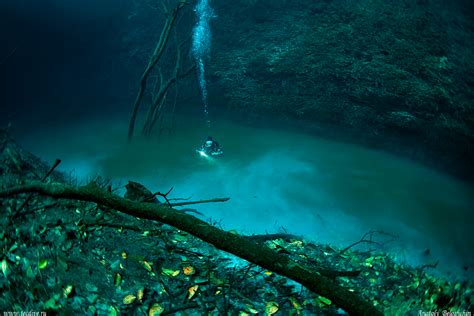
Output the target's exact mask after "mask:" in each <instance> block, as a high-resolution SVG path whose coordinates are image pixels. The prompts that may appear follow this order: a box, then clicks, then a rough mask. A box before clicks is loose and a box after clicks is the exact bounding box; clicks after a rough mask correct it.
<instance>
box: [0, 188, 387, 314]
mask: <svg viewBox="0 0 474 316" xmlns="http://www.w3.org/2000/svg"><path fill="white" fill-rule="evenodd" d="M22 193H39V194H43V195H48V196H52V197H55V198H62V199H74V200H80V201H88V202H94V203H98V204H101V205H103V206H105V207H109V208H111V209H115V210H117V211H120V212H123V213H126V214H129V215H132V216H135V217H140V218H144V219H149V220H154V221H158V222H161V223H164V224H168V225H171V226H174V227H176V228H178V229H180V230H183V231H185V232H187V233H189V234H191V235H193V236H195V237H197V238H200V239H202V240H203V241H205V242H207V243H210V244H212V245H214V246H215V247H216V248H218V249H221V250H223V251H226V252H229V253H231V254H234V255H236V256H238V257H240V258H242V259H245V260H247V261H249V262H251V263H254V264H256V265H259V266H260V267H262V268H264V269H268V270H270V271H273V272H275V273H278V274H281V275H283V276H286V277H288V278H290V279H292V280H294V281H296V282H298V283H300V284H302V285H304V286H306V287H307V288H308V289H309V290H311V291H313V292H315V293H318V294H319V295H322V296H324V297H327V298H328V299H330V300H331V301H332V302H333V303H334V304H335V305H336V306H339V307H341V308H342V309H344V310H345V311H346V312H348V313H349V314H351V315H382V313H381V312H380V311H379V310H378V309H377V308H375V307H374V306H373V305H372V303H370V302H367V301H365V300H364V299H362V298H361V297H360V296H359V295H358V294H357V293H354V292H351V291H349V290H348V289H346V288H344V287H342V286H340V285H339V284H338V282H336V281H334V280H332V279H331V278H329V277H326V276H324V275H322V274H321V273H320V272H319V271H315V270H314V268H311V267H309V266H305V265H303V264H300V263H297V262H294V261H293V260H291V258H289V257H288V256H285V255H283V254H280V253H278V252H276V251H273V250H271V249H270V248H268V247H267V246H265V245H264V244H262V243H258V242H255V241H254V240H252V239H250V238H247V237H245V236H240V235H237V234H233V233H230V232H226V231H224V230H221V229H219V228H217V227H214V226H212V225H210V224H208V223H206V222H205V221H202V220H200V219H198V218H196V217H194V216H191V215H188V214H186V213H183V212H179V211H177V210H175V209H172V208H169V207H167V206H165V205H159V204H155V203H146V202H136V201H132V200H127V199H124V198H121V197H119V196H117V195H115V194H113V193H111V192H109V191H107V190H104V189H101V188H99V187H98V186H97V185H96V184H95V183H90V184H88V185H86V186H82V187H74V186H70V185H66V184H61V183H51V184H45V183H42V182H39V181H35V182H31V183H28V184H25V185H23V186H17V187H12V188H9V189H5V190H3V191H0V198H2V197H3V198H5V197H10V196H13V195H17V194H22Z"/></svg>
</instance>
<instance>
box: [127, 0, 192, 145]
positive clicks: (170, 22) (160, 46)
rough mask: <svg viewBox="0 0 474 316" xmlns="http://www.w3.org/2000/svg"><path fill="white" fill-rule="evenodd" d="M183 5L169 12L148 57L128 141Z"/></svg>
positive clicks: (131, 119) (133, 111)
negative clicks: (152, 72)
mask: <svg viewBox="0 0 474 316" xmlns="http://www.w3.org/2000/svg"><path fill="white" fill-rule="evenodd" d="M185 4H186V2H185V1H183V0H179V1H178V3H177V5H176V7H175V8H174V9H173V10H172V11H171V13H169V15H168V17H167V19H166V22H165V25H164V26H163V30H162V31H161V35H160V39H159V40H158V43H157V44H156V47H155V50H154V51H153V54H152V56H151V57H150V60H149V61H148V65H147V66H146V68H145V71H143V74H142V76H141V79H140V86H139V88H138V93H137V96H136V98H135V102H134V104H133V110H132V115H131V117H130V122H129V125H128V140H129V141H130V140H131V139H132V137H133V132H134V130H135V122H136V120H137V114H138V109H139V108H140V103H141V101H142V98H143V94H144V93H145V89H146V84H147V80H148V76H149V75H150V72H151V71H152V70H153V68H154V67H155V65H156V64H157V63H158V61H159V60H160V58H161V56H162V55H163V52H164V50H165V47H166V44H167V43H168V39H169V36H170V33H171V30H172V28H173V26H174V24H175V22H176V18H177V16H178V13H179V11H180V10H181V9H182V8H183V7H184V5H185Z"/></svg>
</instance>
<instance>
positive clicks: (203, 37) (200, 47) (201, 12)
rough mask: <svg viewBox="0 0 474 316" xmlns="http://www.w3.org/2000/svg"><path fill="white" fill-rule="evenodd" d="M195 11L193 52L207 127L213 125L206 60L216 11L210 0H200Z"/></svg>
mask: <svg viewBox="0 0 474 316" xmlns="http://www.w3.org/2000/svg"><path fill="white" fill-rule="evenodd" d="M194 11H195V12H196V17H197V22H196V25H195V26H194V29H193V44H192V53H193V57H194V60H195V61H196V66H197V73H198V80H199V88H200V90H201V97H202V102H203V105H204V116H205V119H206V124H207V127H211V120H210V118H209V110H208V107H209V106H208V100H207V83H206V76H205V61H206V60H207V59H209V52H210V50H211V29H210V25H209V22H210V20H211V19H212V18H213V17H214V11H213V10H212V8H211V7H210V6H209V0H199V1H198V3H197V5H196V8H195V9H194Z"/></svg>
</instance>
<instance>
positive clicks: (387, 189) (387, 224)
mask: <svg viewBox="0 0 474 316" xmlns="http://www.w3.org/2000/svg"><path fill="white" fill-rule="evenodd" d="M126 122H127V119H126V118H125V119H123V118H122V119H115V120H109V121H104V120H97V121H87V122H84V123H81V122H77V125H68V126H62V127H61V126H58V127H55V128H50V129H42V130H39V131H37V132H35V133H34V135H33V134H29V135H24V136H22V137H20V138H21V140H22V143H23V145H25V147H26V148H27V149H29V150H31V151H32V152H33V153H35V154H37V155H39V156H40V157H42V158H43V159H45V160H47V161H53V160H54V159H55V158H61V159H62V160H63V163H62V165H61V168H62V169H61V170H63V171H67V172H71V171H72V170H74V171H73V173H74V174H75V176H77V177H78V178H79V179H86V178H87V176H88V175H91V174H96V173H98V174H101V175H103V176H106V177H110V178H112V179H114V180H116V181H117V182H119V181H121V183H122V184H126V181H127V180H133V181H138V182H141V183H143V184H145V185H146V186H148V187H149V188H150V189H151V190H152V191H160V192H166V191H168V189H169V188H170V187H173V188H174V189H173V192H172V195H173V196H172V197H174V198H177V197H183V198H188V197H192V198H193V199H207V198H214V197H230V198H231V200H230V201H229V202H227V203H219V204H217V203H216V204H207V205H198V206H196V208H197V209H198V210H199V211H200V212H202V213H204V214H205V219H208V218H212V219H214V220H217V221H221V224H222V226H223V227H224V228H225V229H237V230H239V231H241V232H244V233H265V232H275V231H278V230H279V229H281V227H284V228H285V229H286V230H287V231H288V232H289V233H294V234H301V235H304V236H306V237H307V238H308V239H312V240H314V241H319V242H327V243H332V244H335V245H338V246H346V245H348V244H351V243H352V242H354V241H356V240H358V239H359V238H360V237H361V235H362V234H363V233H365V232H367V231H369V230H374V229H379V230H383V231H384V232H387V233H390V234H393V235H397V236H398V239H397V240H396V241H392V242H390V243H387V244H385V246H384V247H385V249H386V250H390V251H394V252H396V253H397V255H398V256H399V257H401V258H402V259H405V260H407V261H408V262H410V263H423V264H424V263H434V262H436V261H437V260H439V261H440V268H441V269H442V270H443V271H448V270H449V271H451V272H453V273H454V274H455V275H462V274H463V273H466V272H463V270H462V267H463V266H464V265H470V266H471V270H472V265H473V264H474V255H473V253H472V251H471V250H472V249H474V237H473V234H472V230H473V217H474V216H473V211H472V210H473V209H474V188H473V187H472V186H470V185H467V184H465V183H463V182H461V181H458V180H456V179H453V178H451V177H450V176H447V175H443V174H440V173H439V172H437V171H434V170H430V169H428V168H425V167H423V166H421V165H419V164H417V163H414V162H411V161H408V160H404V159H400V158H398V157H395V156H392V155H390V154H387V153H384V152H380V151H374V150H369V149H366V148H363V147H360V146H356V145H350V144H345V143H337V142H332V141H328V140H323V139H318V138H315V137H312V136H308V135H303V134H297V133H291V132H284V131H278V130H271V129H259V128H251V127H245V126H240V125H238V124H235V123H231V122H228V121H216V122H213V128H212V130H211V131H210V132H209V133H208V132H207V129H206V128H205V126H203V124H202V122H201V121H200V120H193V119H189V118H187V119H183V118H180V120H179V126H178V128H177V129H176V130H175V132H174V133H173V134H172V135H166V136H162V137H161V138H160V139H154V140H148V141H143V140H135V141H134V142H133V143H132V144H127V143H126V141H125V139H126V130H127V129H126V128H127V126H126ZM208 134H210V135H212V136H213V137H215V138H216V140H217V141H218V142H220V143H221V145H222V147H223V149H224V152H225V154H224V156H222V157H219V158H217V159H213V160H207V159H204V158H202V157H199V156H198V155H197V154H196V153H195V152H194V149H195V148H196V147H198V146H199V145H200V144H201V142H202V141H203V139H204V138H205V137H206V136H207V135H208ZM380 238H381V239H380V241H383V240H385V241H386V240H387V236H385V237H380ZM388 239H391V238H390V237H389V238H388ZM426 249H430V253H431V254H430V255H428V256H425V255H423V252H424V251H425V250H426ZM467 273H469V272H467Z"/></svg>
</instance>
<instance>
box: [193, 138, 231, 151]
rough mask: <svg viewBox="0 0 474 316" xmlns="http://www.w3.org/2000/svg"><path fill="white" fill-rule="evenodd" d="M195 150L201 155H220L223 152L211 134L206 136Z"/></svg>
mask: <svg viewBox="0 0 474 316" xmlns="http://www.w3.org/2000/svg"><path fill="white" fill-rule="evenodd" d="M196 152H198V153H199V154H201V155H202V156H220V155H222V154H223V153H224V152H223V151H222V149H221V147H220V146H219V143H218V142H216V141H215V140H214V139H212V137H211V136H208V137H207V138H206V141H205V142H204V144H202V145H201V147H199V148H198V149H196Z"/></svg>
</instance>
